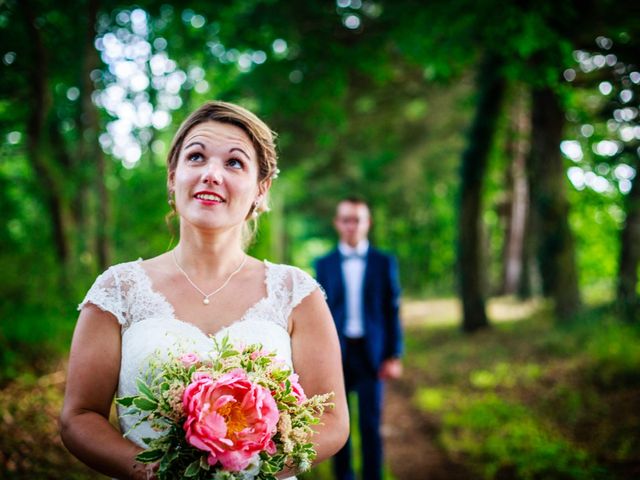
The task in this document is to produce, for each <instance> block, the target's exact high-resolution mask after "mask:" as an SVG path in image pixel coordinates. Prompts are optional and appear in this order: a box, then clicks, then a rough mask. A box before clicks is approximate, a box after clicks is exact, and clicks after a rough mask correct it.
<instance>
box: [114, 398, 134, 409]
mask: <svg viewBox="0 0 640 480" xmlns="http://www.w3.org/2000/svg"><path fill="white" fill-rule="evenodd" d="M135 398H136V397H120V398H116V403H117V404H118V405H122V406H124V407H130V406H131V404H132V403H133V400H134V399H135Z"/></svg>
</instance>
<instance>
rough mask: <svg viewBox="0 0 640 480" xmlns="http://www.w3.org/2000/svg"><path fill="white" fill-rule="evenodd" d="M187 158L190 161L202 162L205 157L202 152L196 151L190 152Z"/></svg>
mask: <svg viewBox="0 0 640 480" xmlns="http://www.w3.org/2000/svg"><path fill="white" fill-rule="evenodd" d="M187 160H188V161H189V162H201V161H202V160H204V157H203V156H202V154H201V153H198V152H195V153H190V154H188V155H187Z"/></svg>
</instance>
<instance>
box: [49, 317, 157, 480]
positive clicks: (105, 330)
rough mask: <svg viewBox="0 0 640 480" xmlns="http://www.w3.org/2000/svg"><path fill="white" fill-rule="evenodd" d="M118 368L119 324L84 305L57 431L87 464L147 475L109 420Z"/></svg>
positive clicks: (108, 470)
mask: <svg viewBox="0 0 640 480" xmlns="http://www.w3.org/2000/svg"><path fill="white" fill-rule="evenodd" d="M119 370H120V325H119V324H118V322H117V321H116V319H115V318H114V317H113V315H111V314H110V313H107V312H104V311H102V310H100V309H99V308H98V307H96V306H94V305H91V304H88V305H86V306H85V307H84V308H83V309H82V311H81V313H80V317H79V319H78V323H77V325H76V329H75V332H74V334H73V341H72V343H71V352H70V355H69V368H68V372H67V385H66V390H65V398H64V406H63V409H62V413H61V415H60V435H61V437H62V441H63V442H64V444H65V446H66V447H67V448H68V449H69V451H70V452H71V453H73V454H74V455H75V456H76V457H78V458H79V459H80V460H82V461H83V462H84V463H86V464H87V465H89V466H90V467H91V468H93V469H95V470H97V471H99V472H101V473H103V474H105V475H109V476H113V477H116V478H121V479H128V478H131V479H138V478H140V479H146V478H148V476H147V472H146V471H145V469H146V466H145V465H143V464H140V463H138V462H136V460H135V456H136V454H137V453H139V452H140V451H141V450H142V449H141V448H140V447H138V446H137V445H135V444H134V443H133V442H131V441H129V440H127V439H124V438H123V437H122V435H121V434H120V432H118V430H116V429H115V428H114V427H113V425H111V424H110V423H109V412H110V410H111V403H112V401H113V397H114V394H115V391H116V388H117V385H118V374H119Z"/></svg>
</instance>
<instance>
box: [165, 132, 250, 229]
mask: <svg viewBox="0 0 640 480" xmlns="http://www.w3.org/2000/svg"><path fill="white" fill-rule="evenodd" d="M169 184H170V186H171V189H172V190H173V191H174V192H175V205H176V210H177V212H178V214H179V215H180V218H181V221H182V222H188V223H190V224H192V225H194V226H196V227H199V228H203V229H206V230H216V229H224V228H231V227H236V226H239V225H242V224H243V223H244V221H245V220H246V218H247V215H248V213H249V212H250V210H251V206H252V204H253V203H254V202H255V201H256V200H258V201H260V200H261V191H260V188H259V186H258V160H257V155H256V151H255V149H254V147H253V144H252V143H251V140H250V139H249V137H248V136H247V134H246V133H245V132H244V131H243V130H242V129H241V128H239V127H236V126H235V125H231V124H227V123H220V122H213V121H210V122H205V123H200V124H198V125H196V126H195V127H193V129H191V131H190V132H189V133H188V134H187V136H186V137H185V139H184V142H183V144H182V149H181V150H180V153H179V158H178V164H177V166H176V169H175V171H174V172H172V173H171V175H170V177H169Z"/></svg>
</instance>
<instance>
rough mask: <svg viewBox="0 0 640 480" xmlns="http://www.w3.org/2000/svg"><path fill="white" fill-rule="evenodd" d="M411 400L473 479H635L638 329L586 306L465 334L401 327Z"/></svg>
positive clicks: (639, 448) (639, 419) (639, 422)
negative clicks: (556, 318) (563, 316)
mask: <svg viewBox="0 0 640 480" xmlns="http://www.w3.org/2000/svg"><path fill="white" fill-rule="evenodd" d="M407 352H408V354H407V360H408V369H409V372H410V373H409V377H410V379H411V382H412V384H413V386H414V391H415V395H414V402H415V405H416V406H417V407H418V408H419V409H420V410H421V411H422V412H424V414H425V415H427V416H429V418H430V419H431V421H432V422H435V423H436V424H438V425H439V430H440V434H439V437H438V441H439V443H440V445H441V446H442V447H443V448H444V449H445V450H446V451H447V452H448V454H449V455H450V456H452V457H454V458H457V459H458V460H459V461H461V462H464V463H467V464H468V465H469V466H470V467H471V468H472V469H473V470H474V471H475V472H476V473H477V474H478V476H479V477H481V478H487V479H492V478H514V479H543V478H544V479H597V478H602V479H615V478H620V479H622V478H636V477H635V475H637V474H638V465H640V453H639V452H640V414H639V413H638V412H636V410H637V405H638V404H640V327H638V326H637V325H628V324H624V323H622V322H619V321H618V320H617V318H616V316H615V313H614V312H613V311H612V310H609V309H607V308H591V309H590V310H588V311H586V312H585V313H584V314H582V315H581V316H579V317H578V318H576V319H574V320H573V321H572V322H570V323H569V324H566V325H563V326H557V325H555V324H554V323H553V320H552V318H551V315H550V313H549V312H548V311H547V310H546V309H541V310H539V311H538V313H535V314H533V315H531V316H530V317H529V318H528V319H526V320H522V321H518V322H505V323H499V324H495V325H494V326H493V328H491V329H489V330H487V331H484V332H480V333H478V334H476V335H474V336H471V337H468V336H464V335H463V334H461V333H460V332H459V330H458V329H457V327H456V328H454V327H451V326H446V325H445V326H435V327H430V328H425V327H419V326H415V327H412V328H410V330H409V332H408V334H407Z"/></svg>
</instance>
